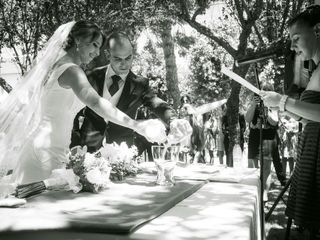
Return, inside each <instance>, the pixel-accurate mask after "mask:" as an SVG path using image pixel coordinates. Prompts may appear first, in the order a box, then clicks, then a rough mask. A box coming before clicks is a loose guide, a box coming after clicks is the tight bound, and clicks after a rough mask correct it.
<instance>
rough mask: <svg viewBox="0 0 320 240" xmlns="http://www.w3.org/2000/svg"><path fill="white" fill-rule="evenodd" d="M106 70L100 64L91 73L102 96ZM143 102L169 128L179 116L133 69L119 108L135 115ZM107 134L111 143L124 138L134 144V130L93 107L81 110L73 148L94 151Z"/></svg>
mask: <svg viewBox="0 0 320 240" xmlns="http://www.w3.org/2000/svg"><path fill="white" fill-rule="evenodd" d="M106 70H107V67H100V68H97V69H95V70H94V71H93V72H91V73H90V74H89V75H88V79H89V81H90V83H91V85H92V86H93V88H94V89H95V90H96V91H97V92H98V94H99V95H100V96H102V95H103V86H104V81H105V75H106ZM141 105H144V106H146V107H148V108H149V109H150V110H151V111H152V112H153V113H154V114H155V115H156V116H157V117H159V118H160V119H161V120H162V121H163V122H164V123H165V124H166V126H167V127H168V126H169V123H170V121H171V119H172V118H174V117H176V113H175V111H174V110H173V109H172V108H171V107H170V106H169V105H168V104H167V103H166V102H165V101H163V100H162V99H160V98H158V97H157V96H156V95H155V94H154V93H153V91H152V90H151V89H150V87H149V82H148V80H147V79H146V78H143V77H140V76H136V75H135V74H134V73H133V72H131V71H130V72H129V74H128V76H127V78H126V81H125V84H124V88H123V92H122V94H121V96H120V99H119V102H118V104H117V108H118V109H120V110H121V111H122V112H124V113H126V114H127V115H128V116H130V117H131V118H135V116H136V111H137V109H138V108H139V107H140V106H141ZM81 116H82V117H84V121H83V124H82V125H81V127H79V117H81ZM104 137H106V141H107V142H108V143H112V142H117V143H121V142H123V141H125V142H127V144H128V145H129V146H131V145H132V144H133V143H134V133H133V131H132V130H131V129H129V128H125V127H122V126H119V125H116V124H113V123H111V122H109V123H108V124H107V123H106V122H105V120H104V119H103V118H101V117H100V116H99V115H97V114H96V113H95V112H94V111H93V110H91V109H90V108H88V107H86V108H84V109H82V110H81V111H80V112H79V113H78V114H77V116H76V118H75V121H74V126H73V130H72V136H71V145H70V147H74V146H77V145H81V146H84V145H87V147H88V150H89V151H90V152H94V151H96V150H98V149H99V148H100V147H101V146H102V142H103V139H104Z"/></svg>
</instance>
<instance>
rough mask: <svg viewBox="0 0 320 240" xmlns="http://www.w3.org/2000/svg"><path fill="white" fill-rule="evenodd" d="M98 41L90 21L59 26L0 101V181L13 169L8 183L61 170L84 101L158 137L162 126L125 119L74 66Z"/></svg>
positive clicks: (94, 51)
mask: <svg viewBox="0 0 320 240" xmlns="http://www.w3.org/2000/svg"><path fill="white" fill-rule="evenodd" d="M103 42H104V36H103V34H102V32H101V31H100V29H99V27H98V26H97V25H95V24H93V23H90V22H88V21H78V22H69V23H66V24H64V25H61V26H60V27H59V28H58V29H57V30H56V31H55V33H54V34H53V36H52V37H51V38H50V39H49V41H48V42H47V44H46V47H45V48H44V49H43V51H42V52H41V53H42V55H41V56H39V57H38V58H37V61H36V62H35V63H34V65H33V67H32V68H31V70H30V71H29V72H28V73H27V74H26V75H25V76H24V77H23V79H22V80H21V84H20V85H19V86H18V87H17V88H16V89H14V90H13V91H12V92H11V94H10V95H9V96H8V97H7V98H6V99H5V101H4V102H2V104H1V106H0V152H1V156H0V182H1V178H3V177H4V176H6V175H7V174H8V170H13V172H12V175H11V180H10V181H14V182H15V183H18V184H21V183H23V184H25V183H30V182H34V181H41V180H43V179H46V178H48V177H49V176H50V174H51V171H52V170H53V169H56V168H61V167H62V165H63V162H65V158H66V152H67V151H68V146H69V143H70V137H71V130H72V123H73V119H74V117H75V115H76V113H77V112H79V110H80V109H82V108H83V107H84V105H87V106H88V107H90V108H91V109H93V110H94V111H95V112H96V113H98V114H99V115H100V116H102V117H103V118H104V119H106V120H108V121H112V122H114V123H116V124H119V125H122V126H124V127H127V128H131V129H133V130H134V131H136V132H137V133H139V134H141V135H143V136H145V137H146V138H147V139H148V140H149V141H163V140H164V138H165V137H166V135H165V128H163V129H162V128H161V127H160V128H159V129H160V130H159V131H158V133H159V134H157V136H154V133H152V135H151V132H152V131H153V130H152V131H150V129H149V127H148V126H149V125H150V124H148V122H146V121H140V122H137V121H135V120H133V119H131V118H130V117H128V116H127V115H126V114H124V113H122V112H121V111H120V110H118V109H117V108H116V107H114V106H113V105H112V104H111V103H110V102H109V101H108V100H106V99H104V98H101V97H100V96H99V95H98V94H97V93H96V91H95V90H94V89H93V88H92V87H91V85H90V83H89V82H88V80H87V77H86V75H85V73H84V71H83V70H82V69H81V68H80V65H81V64H88V63H89V62H90V61H91V60H92V59H93V58H95V57H96V56H98V55H99V53H100V47H101V46H102V44H103ZM152 136H153V137H152ZM8 177H9V176H6V178H8ZM2 180H4V179H2Z"/></svg>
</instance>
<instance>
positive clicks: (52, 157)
mask: <svg viewBox="0 0 320 240" xmlns="http://www.w3.org/2000/svg"><path fill="white" fill-rule="evenodd" d="M74 65H75V64H73V63H65V64H63V65H61V66H59V67H57V68H56V69H54V70H53V72H52V73H51V76H50V79H49V80H48V83H49V84H47V85H46V86H45V87H44V92H43V95H42V97H41V103H40V104H41V118H40V119H41V120H40V124H39V126H38V127H37V129H36V131H35V132H34V133H33V134H32V135H31V137H29V138H28V139H27V143H26V144H25V146H24V148H23V149H22V151H21V154H20V155H19V158H18V161H17V168H16V169H15V171H14V173H13V178H14V181H15V182H16V183H19V184H26V183H30V182H35V181H41V180H44V179H46V178H48V177H49V176H50V174H51V171H52V170H54V169H57V168H61V167H63V163H64V162H65V160H66V154H67V152H68V149H69V144H70V141H71V131H72V127H73V120H74V118H75V116H76V114H77V113H78V112H79V111H80V110H81V109H82V108H83V107H84V104H83V103H82V102H81V101H80V100H79V99H78V98H77V97H76V95H75V94H74V93H73V90H72V89H71V88H70V89H66V88H63V87H61V86H60V85H59V83H58V78H59V76H60V75H61V74H62V73H63V72H64V71H65V70H66V69H67V68H69V67H71V66H74Z"/></svg>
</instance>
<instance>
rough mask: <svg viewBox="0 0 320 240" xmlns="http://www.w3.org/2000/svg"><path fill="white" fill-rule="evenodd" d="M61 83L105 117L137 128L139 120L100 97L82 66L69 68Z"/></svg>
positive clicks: (119, 123)
mask: <svg viewBox="0 0 320 240" xmlns="http://www.w3.org/2000/svg"><path fill="white" fill-rule="evenodd" d="M59 84H60V86H62V87H64V88H72V90H73V92H74V93H75V94H76V96H77V97H78V98H79V99H80V100H81V101H82V102H83V103H84V104H85V105H86V106H88V107H90V108H91V109H92V110H93V111H95V112H96V113H97V114H99V115H100V116H101V117H103V118H104V119H106V120H108V121H111V122H114V123H116V124H118V125H121V126H124V127H127V128H131V129H133V130H137V129H136V128H137V122H136V121H135V120H133V119H132V118H130V117H129V116H128V115H126V114H124V113H123V112H121V111H120V110H118V109H117V108H116V107H114V106H113V105H112V104H111V103H110V102H109V101H108V100H106V99H104V98H102V97H100V96H99V95H98V93H97V92H96V91H95V90H94V89H93V87H92V86H91V84H90V83H89V81H88V79H87V76H86V75H85V73H84V72H83V71H82V69H81V68H80V67H77V66H73V67H70V68H68V69H67V70H66V71H65V72H64V73H63V74H62V75H61V76H60V77H59Z"/></svg>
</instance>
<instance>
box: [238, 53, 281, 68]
mask: <svg viewBox="0 0 320 240" xmlns="http://www.w3.org/2000/svg"><path fill="white" fill-rule="evenodd" d="M283 55H284V51H283V50H282V51H281V50H280V51H279V50H278V51H274V52H271V53H264V54H260V56H254V57H245V58H242V59H238V60H235V65H236V66H237V67H239V66H242V65H246V64H251V63H255V62H259V61H262V60H265V59H269V58H276V57H281V56H283Z"/></svg>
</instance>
